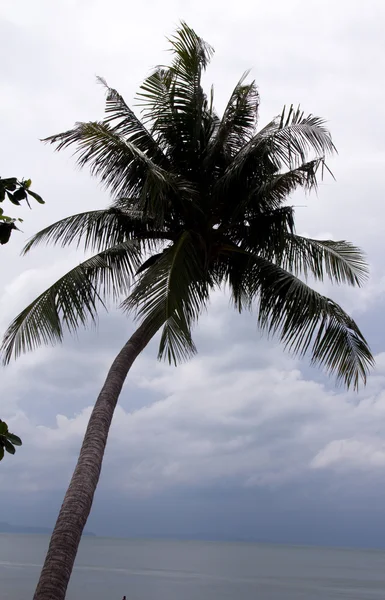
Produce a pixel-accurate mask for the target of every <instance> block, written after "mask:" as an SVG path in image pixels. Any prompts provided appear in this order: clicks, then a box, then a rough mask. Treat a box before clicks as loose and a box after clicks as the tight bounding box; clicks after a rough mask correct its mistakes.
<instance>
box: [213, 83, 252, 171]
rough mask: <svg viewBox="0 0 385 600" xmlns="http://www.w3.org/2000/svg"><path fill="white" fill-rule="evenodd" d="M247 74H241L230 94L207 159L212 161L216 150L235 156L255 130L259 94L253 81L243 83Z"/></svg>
mask: <svg viewBox="0 0 385 600" xmlns="http://www.w3.org/2000/svg"><path fill="white" fill-rule="evenodd" d="M248 74H249V72H248V71H246V73H244V74H243V76H242V77H241V79H240V80H239V81H238V83H237V85H236V86H235V88H234V90H233V92H232V94H231V96H230V99H229V102H228V103H227V106H226V108H225V111H224V113H223V117H222V119H221V121H220V124H219V126H218V129H217V131H216V135H215V137H213V140H212V147H211V149H210V151H209V154H208V158H207V161H212V159H213V157H214V156H215V155H216V154H217V153H218V152H220V153H222V154H223V155H224V156H228V157H229V158H231V157H233V156H235V154H237V153H238V152H239V151H240V149H241V148H242V147H243V146H244V145H245V143H246V142H248V141H249V140H250V138H251V137H252V136H253V134H254V132H255V127H256V124H257V117H258V107H259V94H258V90H257V87H256V85H255V82H254V81H253V82H251V83H250V84H248V85H245V84H244V81H245V79H246V77H247V76H248Z"/></svg>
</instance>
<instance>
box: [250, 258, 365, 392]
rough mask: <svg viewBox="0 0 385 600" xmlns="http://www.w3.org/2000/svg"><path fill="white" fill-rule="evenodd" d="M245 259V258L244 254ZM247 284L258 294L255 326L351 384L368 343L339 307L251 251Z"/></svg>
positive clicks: (360, 377)
mask: <svg viewBox="0 0 385 600" xmlns="http://www.w3.org/2000/svg"><path fill="white" fill-rule="evenodd" d="M249 260H250V259H249ZM247 267H248V270H249V275H248V282H247V289H248V292H249V294H250V295H251V296H253V297H254V298H256V299H258V323H259V326H260V327H261V328H262V329H264V330H266V331H268V332H269V333H271V334H276V335H278V337H279V339H280V340H281V341H282V342H283V343H284V345H285V347H286V348H287V349H288V350H289V351H291V352H292V353H294V354H298V355H300V356H303V355H304V354H305V353H307V351H308V350H309V349H310V348H311V360H312V363H314V364H318V365H321V366H323V367H324V368H325V369H326V371H327V372H328V373H329V374H334V375H335V376H336V378H337V382H340V383H344V384H345V385H346V386H347V387H350V386H351V385H353V387H354V389H357V388H358V386H359V382H360V381H362V382H364V383H365V382H366V377H367V374H368V371H369V369H370V367H372V366H373V364H374V359H373V356H372V354H371V352H370V349H369V347H368V344H367V342H366V340H365V338H364V336H363V335H362V333H361V331H360V330H359V328H358V326H357V324H356V323H355V322H354V320H353V319H352V318H351V317H350V316H349V315H347V314H346V313H345V312H344V311H343V309H342V308H341V307H340V306H339V305H338V304H336V303H335V302H333V301H332V300H330V299H329V298H326V297H325V296H323V295H322V294H319V293H318V292H316V291H315V290H313V289H311V288H310V287H309V286H308V285H306V284H305V283H304V282H303V281H301V280H300V279H298V278H297V277H295V276H294V275H293V274H291V273H289V272H287V271H285V270H284V269H282V268H281V267H279V266H277V265H275V264H273V263H271V262H270V261H267V260H265V259H263V258H262V257H252V258H251V260H250V262H249V263H248V265H247Z"/></svg>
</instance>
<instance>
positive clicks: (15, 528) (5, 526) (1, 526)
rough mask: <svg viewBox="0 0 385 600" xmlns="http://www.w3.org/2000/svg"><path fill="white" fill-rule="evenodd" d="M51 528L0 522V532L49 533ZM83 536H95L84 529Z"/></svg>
mask: <svg viewBox="0 0 385 600" xmlns="http://www.w3.org/2000/svg"><path fill="white" fill-rule="evenodd" d="M52 531H53V528H52V529H50V528H49V527H28V526H27V525H11V524H10V523H1V522H0V533H20V534H35V535H51V533H52ZM83 535H84V536H91V537H96V536H95V533H93V532H92V531H84V532H83Z"/></svg>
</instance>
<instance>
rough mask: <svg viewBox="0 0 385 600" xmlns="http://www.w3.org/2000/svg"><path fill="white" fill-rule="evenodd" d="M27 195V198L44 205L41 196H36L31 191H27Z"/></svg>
mask: <svg viewBox="0 0 385 600" xmlns="http://www.w3.org/2000/svg"><path fill="white" fill-rule="evenodd" d="M27 194H28V195H29V196H32V198H35V200H36V201H37V202H38V203H39V204H45V202H44V200H43V198H42V197H41V196H39V194H36V192H33V191H32V190H29V189H28V190H27Z"/></svg>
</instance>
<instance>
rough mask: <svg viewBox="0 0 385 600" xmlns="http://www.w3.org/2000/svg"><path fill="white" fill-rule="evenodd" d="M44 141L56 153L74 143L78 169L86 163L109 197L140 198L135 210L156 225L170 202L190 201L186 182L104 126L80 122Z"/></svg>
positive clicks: (189, 187)
mask: <svg viewBox="0 0 385 600" xmlns="http://www.w3.org/2000/svg"><path fill="white" fill-rule="evenodd" d="M45 141H47V142H49V143H51V144H56V149H57V150H62V149H64V148H67V147H68V146H71V145H73V144H75V145H76V150H75V154H76V155H77V156H78V159H77V162H78V164H79V166H80V167H84V166H86V165H87V164H88V165H89V166H90V171H91V174H92V175H95V176H98V177H99V178H100V179H101V181H102V182H103V183H104V184H105V186H106V187H108V188H109V189H110V191H111V192H112V194H115V195H117V196H118V197H129V198H130V197H132V198H139V199H140V201H139V204H138V206H136V207H135V208H136V209H137V210H139V211H142V212H143V215H144V217H145V218H147V217H148V218H154V219H156V221H157V223H158V224H162V223H163V221H164V218H165V213H166V212H167V209H170V203H171V200H174V202H177V201H179V202H182V198H184V197H186V196H187V197H188V199H189V201H190V202H191V197H192V196H193V195H194V194H195V190H194V189H193V188H192V186H191V185H190V184H189V183H188V182H187V181H185V180H183V179H182V178H181V177H178V176H174V175H173V173H170V172H169V171H168V170H165V169H162V168H161V167H159V166H158V165H156V164H155V163H154V162H153V161H152V160H151V159H150V158H149V157H148V156H147V155H146V154H145V153H144V152H142V151H141V150H139V148H137V147H136V146H135V144H132V143H131V142H128V141H127V140H125V139H124V138H123V137H122V136H120V135H118V134H117V133H116V132H115V131H113V129H112V128H111V127H110V126H109V125H108V124H106V123H97V122H95V123H79V124H78V125H77V126H76V127H75V128H74V129H72V130H69V131H66V132H64V133H61V134H58V135H54V136H51V137H49V138H47V139H46V140H45Z"/></svg>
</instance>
